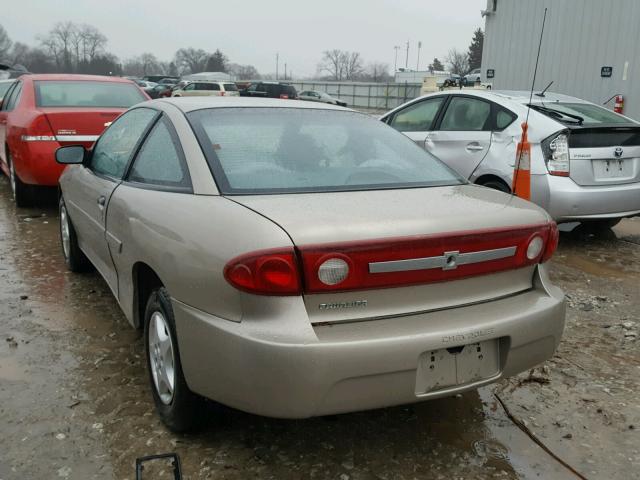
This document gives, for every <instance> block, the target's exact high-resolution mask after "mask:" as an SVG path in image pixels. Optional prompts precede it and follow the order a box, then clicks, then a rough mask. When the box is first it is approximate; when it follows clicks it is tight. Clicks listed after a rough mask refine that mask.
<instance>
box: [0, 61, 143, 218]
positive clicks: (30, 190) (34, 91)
mask: <svg viewBox="0 0 640 480" xmlns="http://www.w3.org/2000/svg"><path fill="white" fill-rule="evenodd" d="M148 98H149V97H147V96H146V95H145V94H144V92H143V91H142V90H140V88H138V87H137V86H136V84H135V83H133V82H132V81H130V80H127V79H125V78H120V77H101V76H94V75H63V74H38V75H35V74H34V75H32V74H28V75H23V76H21V77H20V78H19V79H18V80H16V81H14V82H13V85H12V86H11V87H10V89H9V90H8V91H7V93H6V95H5V97H4V99H3V101H2V105H1V106H0V146H1V148H0V169H1V170H2V171H3V172H4V173H5V174H6V175H7V176H9V178H10V180H11V188H12V190H13V194H14V197H15V201H16V204H17V205H18V206H21V207H22V206H28V205H29V204H31V203H32V200H33V194H34V193H35V192H34V189H35V187H36V186H56V185H57V184H58V177H59V176H60V173H61V172H62V170H63V168H64V167H63V166H61V165H59V164H57V163H56V161H55V155H54V154H55V151H56V149H57V148H58V147H60V146H61V145H69V144H80V145H84V146H85V147H90V146H91V145H92V144H93V142H94V141H95V139H96V138H98V135H100V134H101V133H102V131H103V130H104V128H105V126H107V125H108V124H109V123H110V122H111V121H113V120H114V119H115V118H116V117H117V116H118V115H120V114H121V113H122V112H123V111H124V110H126V109H127V108H129V107H130V106H132V105H134V104H136V103H140V102H142V101H144V100H147V99H148Z"/></svg>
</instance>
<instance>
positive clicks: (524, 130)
mask: <svg viewBox="0 0 640 480" xmlns="http://www.w3.org/2000/svg"><path fill="white" fill-rule="evenodd" d="M546 21H547V7H545V8H544V15H543V17H542V28H541V29H540V41H539V42H538V53H537V55H536V66H535V67H534V69H533V80H532V81H531V92H530V93H529V103H528V104H527V117H526V118H525V120H524V123H523V124H522V140H524V141H527V130H528V129H529V113H531V101H532V100H533V89H534V87H535V85H536V75H537V74H538V62H539V60H540V49H541V48H542V38H543V35H544V24H545V22H546ZM520 143H521V142H518V146H520ZM523 147H524V145H523ZM524 150H525V149H524V148H518V149H517V150H516V151H517V154H516V155H517V158H516V164H515V166H514V170H513V188H512V189H511V195H512V196H513V195H515V194H516V188H515V187H516V185H517V183H518V172H519V171H520V166H521V164H522V157H523V153H524ZM530 161H531V160H530V159H529V158H528V159H527V163H529V162H530ZM527 168H528V169H530V168H531V166H530V165H529V166H528V167H527Z"/></svg>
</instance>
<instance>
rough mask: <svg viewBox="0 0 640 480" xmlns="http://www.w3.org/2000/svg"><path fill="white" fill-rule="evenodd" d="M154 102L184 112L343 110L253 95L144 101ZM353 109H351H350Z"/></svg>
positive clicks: (299, 101)
mask: <svg viewBox="0 0 640 480" xmlns="http://www.w3.org/2000/svg"><path fill="white" fill-rule="evenodd" d="M154 103H170V104H172V105H174V106H176V107H177V108H179V109H180V110H182V111H183V112H184V113H187V112H192V111H194V110H202V109H205V108H233V107H271V108H307V109H315V110H338V111H341V112H344V111H345V110H350V109H345V108H344V107H338V106H336V105H331V104H324V103H323V104H318V103H316V102H305V101H302V100H284V99H282V100H281V99H279V98H255V97H170V98H162V99H157V100H151V101H149V102H145V105H152V104H154ZM351 111H353V110H351Z"/></svg>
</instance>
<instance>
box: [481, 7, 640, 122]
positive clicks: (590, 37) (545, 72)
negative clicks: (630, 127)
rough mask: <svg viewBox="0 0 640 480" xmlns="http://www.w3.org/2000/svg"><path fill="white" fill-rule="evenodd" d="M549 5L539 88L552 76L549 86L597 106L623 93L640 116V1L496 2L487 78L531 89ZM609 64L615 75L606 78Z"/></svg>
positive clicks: (488, 36) (488, 24) (486, 53)
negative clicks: (604, 70)
mask: <svg viewBox="0 0 640 480" xmlns="http://www.w3.org/2000/svg"><path fill="white" fill-rule="evenodd" d="M492 4H493V0H488V9H491V7H492ZM545 7H547V9H548V11H547V23H546V26H545V33H544V39H543V41H542V48H541V54H540V64H539V66H538V77H537V80H536V85H535V88H536V90H540V89H542V88H544V87H545V86H546V85H547V84H548V83H549V82H550V81H551V80H553V81H554V83H553V86H552V87H551V91H554V92H559V93H565V94H567V95H573V96H576V97H579V98H584V99H585V100H589V101H592V102H594V103H598V104H602V103H603V102H604V101H605V100H607V99H609V98H610V97H612V96H613V95H615V94H618V93H619V94H622V95H624V98H625V110H624V113H625V114H626V115H628V116H630V117H632V118H635V119H638V120H640V1H639V0H606V1H605V0H498V1H497V8H496V11H495V13H492V14H490V15H488V16H486V20H485V41H484V50H483V55H482V73H483V81H489V82H492V83H493V88H494V89H499V90H529V89H530V88H531V82H532V79H533V70H534V66H535V60H536V52H537V48H538V41H539V35H540V28H541V26H542V17H543V13H544V8H545ZM625 64H626V65H627V67H626V76H625ZM603 66H610V67H613V75H612V76H611V78H602V77H601V76H600V69H601V67H603ZM487 69H494V70H495V76H494V78H493V79H487V78H486V72H487ZM608 106H609V107H610V108H612V107H613V102H611V103H610V104H609V105H608Z"/></svg>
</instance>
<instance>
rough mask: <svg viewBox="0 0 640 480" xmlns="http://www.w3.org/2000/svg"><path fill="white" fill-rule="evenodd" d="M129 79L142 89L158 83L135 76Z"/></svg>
mask: <svg viewBox="0 0 640 480" xmlns="http://www.w3.org/2000/svg"><path fill="white" fill-rule="evenodd" d="M131 80H133V82H135V84H136V85H138V86H139V87H140V88H142V89H146V88H153V87H155V86H156V85H158V84H157V83H156V82H148V81H147V80H139V79H137V78H135V79H133V78H132V79H131Z"/></svg>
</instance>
